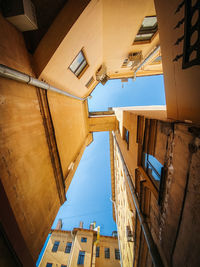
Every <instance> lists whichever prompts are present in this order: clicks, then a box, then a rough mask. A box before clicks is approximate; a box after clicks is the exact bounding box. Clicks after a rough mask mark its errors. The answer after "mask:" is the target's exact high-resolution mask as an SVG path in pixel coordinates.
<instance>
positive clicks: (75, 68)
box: [69, 50, 89, 78]
mask: <svg viewBox="0 0 200 267" xmlns="http://www.w3.org/2000/svg"><path fill="white" fill-rule="evenodd" d="M88 67H89V65H88V63H87V60H86V58H85V55H84V53H83V50H81V51H80V52H79V53H78V55H77V56H76V57H75V59H74V60H73V62H72V63H71V65H70V66H69V69H70V70H71V71H72V72H73V73H74V74H75V75H76V77H77V78H81V76H82V75H83V73H84V72H85V71H86V69H87V68H88Z"/></svg>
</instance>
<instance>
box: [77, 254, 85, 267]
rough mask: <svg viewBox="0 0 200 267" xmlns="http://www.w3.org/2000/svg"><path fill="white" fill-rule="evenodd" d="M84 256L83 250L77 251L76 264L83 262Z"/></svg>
mask: <svg viewBox="0 0 200 267" xmlns="http://www.w3.org/2000/svg"><path fill="white" fill-rule="evenodd" d="M84 257H85V251H79V255H78V262H77V264H79V265H82V264H84Z"/></svg>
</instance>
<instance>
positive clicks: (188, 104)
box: [155, 0, 200, 123]
mask: <svg viewBox="0 0 200 267" xmlns="http://www.w3.org/2000/svg"><path fill="white" fill-rule="evenodd" d="M179 4H180V1H179V0H175V1H174V0H170V1H159V0H155V6H156V13H157V17H158V23H159V31H160V42H161V51H162V60H163V72H164V82H165V94H166V102H167V116H168V118H170V119H175V120H176V119H177V120H182V121H184V120H190V121H193V122H194V123H200V115H199V114H200V105H199V99H200V90H199V82H200V79H199V66H197V65H196V66H193V67H190V68H187V69H182V58H181V59H179V60H178V62H173V59H174V58H175V57H176V56H177V55H179V54H182V53H183V41H182V42H180V44H179V45H174V43H175V42H176V41H177V39H178V38H179V37H180V36H182V35H184V23H183V24H182V25H181V26H180V27H179V28H178V29H174V27H175V25H176V24H177V23H178V21H179V20H181V19H182V18H183V17H184V7H183V8H182V9H181V10H180V12H178V13H177V14H176V15H175V14H174V13H175V10H176V9H177V7H178V5H179ZM169 18H170V19H169ZM166 22H167V23H166Z"/></svg>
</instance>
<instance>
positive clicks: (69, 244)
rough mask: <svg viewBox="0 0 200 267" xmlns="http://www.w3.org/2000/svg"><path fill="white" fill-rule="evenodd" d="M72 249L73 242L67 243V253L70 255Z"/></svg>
mask: <svg viewBox="0 0 200 267" xmlns="http://www.w3.org/2000/svg"><path fill="white" fill-rule="evenodd" d="M71 247H72V243H71V242H67V245H66V248H65V253H70V251H71Z"/></svg>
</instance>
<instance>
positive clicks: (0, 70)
mask: <svg viewBox="0 0 200 267" xmlns="http://www.w3.org/2000/svg"><path fill="white" fill-rule="evenodd" d="M0 77H3V78H7V79H11V80H15V81H17V82H21V83H26V84H28V85H32V86H35V87H38V88H42V89H45V90H49V91H52V92H56V93H58V94H61V95H65V96H68V97H70V98H74V99H77V100H80V101H85V100H86V99H87V97H86V98H81V97H78V96H75V95H72V94H70V93H68V92H66V91H63V90H61V89H59V88H56V87H54V86H52V85H50V84H48V83H46V82H43V81H40V80H38V79H36V78H34V77H32V76H30V75H28V74H26V73H23V72H20V71H18V70H15V69H12V68H10V67H7V66H5V65H3V64H0Z"/></svg>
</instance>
